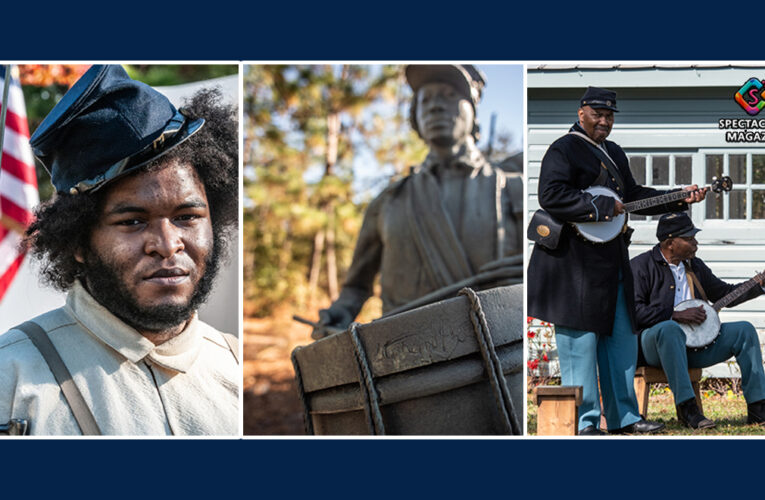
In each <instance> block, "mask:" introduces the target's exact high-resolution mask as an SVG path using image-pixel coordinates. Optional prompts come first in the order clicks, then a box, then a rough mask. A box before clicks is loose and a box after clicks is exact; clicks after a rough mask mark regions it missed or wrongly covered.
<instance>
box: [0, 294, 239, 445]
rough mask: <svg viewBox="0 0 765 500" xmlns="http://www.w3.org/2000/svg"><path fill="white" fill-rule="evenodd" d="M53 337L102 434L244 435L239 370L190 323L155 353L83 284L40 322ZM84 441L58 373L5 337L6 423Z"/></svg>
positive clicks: (202, 327)
mask: <svg viewBox="0 0 765 500" xmlns="http://www.w3.org/2000/svg"><path fill="white" fill-rule="evenodd" d="M34 321H35V322H36V323H38V324H39V325H40V326H41V327H42V328H43V329H45V331H46V332H48V336H49V337H50V339H51V341H52V342H53V345H54V346H55V347H56V350H57V351H58V352H59V354H60V355H61V358H62V359H63V361H64V363H65V364H66V366H67V368H68V369H69V371H70V373H71V374H72V378H73V380H74V382H75V384H76V385H77V387H78V389H79V390H80V392H82V395H83V397H84V399H85V401H86V403H87V404H88V407H89V408H90V409H91V411H92V412H93V416H94V417H95V419H96V422H97V423H98V426H99V428H100V429H101V432H102V433H103V434H105V435H118V436H162V435H215V436H231V435H238V434H239V420H240V419H239V384H240V383H241V380H242V377H241V369H240V367H239V364H238V363H237V362H236V359H235V358H234V355H233V354H232V352H231V350H230V349H229V347H228V345H227V343H226V341H225V338H224V337H223V334H222V333H220V332H218V331H217V330H215V329H214V328H212V327H210V326H209V325H207V324H205V323H203V322H201V321H199V320H198V319H197V318H196V315H195V316H194V318H193V319H192V320H191V321H190V322H189V324H188V325H187V327H186V329H185V330H184V331H183V332H182V333H181V334H180V335H178V336H176V337H174V338H172V339H170V340H168V341H167V342H165V343H163V344H160V345H159V346H155V345H154V344H153V343H152V342H151V341H149V340H147V339H146V338H145V337H143V336H142V335H141V334H139V333H138V332H137V331H136V330H134V329H133V328H131V327H129V326H128V325H126V324H125V323H123V322H122V321H121V320H119V319H118V318H117V317H115V316H114V315H113V314H111V313H110V312H109V311H108V310H107V309H105V308H104V307H103V306H101V305H100V304H99V303H98V302H96V301H95V299H93V297H91V296H90V294H88V292H87V291H86V290H85V289H84V288H83V287H82V286H81V285H80V284H79V283H75V285H74V287H73V288H72V290H71V291H70V292H69V294H68V296H67V300H66V305H65V306H64V307H62V308H60V309H56V310H53V311H50V312H48V313H46V314H43V315H41V316H38V317H37V318H35V319H34ZM12 418H19V419H26V420H28V421H29V423H30V433H31V434H37V435H59V436H60V435H79V434H81V433H80V430H79V427H78V426H77V423H76V421H75V420H74V416H73V415H72V412H71V410H70V409H69V406H68V404H67V403H66V401H65V400H64V398H63V395H62V394H61V390H60V389H59V386H58V384H57V383H56V381H55V379H54V378H53V374H52V373H51V372H50V370H49V369H48V366H47V364H46V363H45V361H44V360H43V358H42V356H41V355H40V353H39V352H38V351H37V349H36V348H35V347H34V345H33V344H32V342H31V341H30V340H29V339H28V338H27V336H26V335H25V334H24V333H23V332H21V331H19V330H13V329H12V330H10V331H8V332H6V333H5V334H3V335H0V423H6V422H8V421H9V420H10V419H12Z"/></svg>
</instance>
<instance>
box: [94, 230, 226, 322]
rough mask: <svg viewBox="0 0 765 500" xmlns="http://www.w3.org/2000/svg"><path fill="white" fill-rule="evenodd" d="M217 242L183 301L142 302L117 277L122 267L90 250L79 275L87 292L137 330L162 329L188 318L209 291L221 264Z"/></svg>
mask: <svg viewBox="0 0 765 500" xmlns="http://www.w3.org/2000/svg"><path fill="white" fill-rule="evenodd" d="M219 247H220V245H219V242H218V239H217V238H215V243H214V244H213V250H212V252H210V254H209V255H208V257H207V259H205V266H204V271H203V273H202V276H201V278H199V281H197V283H196V285H195V286H194V291H193V292H192V294H191V296H190V297H189V300H188V301H187V302H186V303H185V304H162V305H152V306H143V305H141V304H139V302H138V299H137V298H136V297H135V296H134V295H133V294H132V293H131V292H130V290H129V289H128V287H127V286H126V285H125V283H124V282H123V280H122V279H121V278H120V276H121V274H122V271H123V269H122V268H121V266H119V265H118V264H115V263H112V262H110V261H109V260H108V259H104V258H102V257H101V256H100V255H98V254H97V253H96V252H93V251H92V250H89V251H88V255H87V256H86V258H85V265H84V266H83V267H84V270H83V271H82V273H81V274H80V279H81V281H82V283H83V285H84V286H85V288H86V289H87V290H88V292H89V293H90V295H91V296H92V297H93V298H94V299H96V301H97V302H98V303H99V304H101V305H102V306H104V307H105V308H107V309H108V310H109V312H111V313H112V314H114V315H115V316H117V317H118V318H119V319H121V320H122V321H124V322H125V323H126V324H128V325H129V326H131V327H133V328H135V329H136V330H139V331H151V332H161V331H164V330H168V329H170V328H174V327H177V326H179V325H181V324H183V323H185V322H187V321H188V320H189V319H190V318H191V316H192V315H193V314H194V311H196V310H197V309H198V308H199V306H200V305H202V304H203V303H204V302H205V301H206V300H207V298H208V296H209V295H210V292H211V291H212V287H213V284H214V282H215V277H216V275H217V274H218V269H219V267H220V258H219V254H220V248H219Z"/></svg>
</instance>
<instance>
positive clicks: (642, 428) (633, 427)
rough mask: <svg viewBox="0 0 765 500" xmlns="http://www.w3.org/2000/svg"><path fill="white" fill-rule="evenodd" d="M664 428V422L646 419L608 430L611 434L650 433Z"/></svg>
mask: <svg viewBox="0 0 765 500" xmlns="http://www.w3.org/2000/svg"><path fill="white" fill-rule="evenodd" d="M663 428H664V424H662V423H660V422H649V421H648V420H642V419H641V420H638V421H637V422H635V423H634V424H630V425H627V426H624V427H620V428H619V429H614V430H612V431H608V432H610V433H611V434H652V433H654V432H658V431H660V430H662V429H663Z"/></svg>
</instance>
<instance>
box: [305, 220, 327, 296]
mask: <svg viewBox="0 0 765 500" xmlns="http://www.w3.org/2000/svg"><path fill="white" fill-rule="evenodd" d="M324 237H325V231H324V229H320V230H319V232H317V233H316V236H314V238H313V258H312V259H311V272H310V274H309V277H308V307H309V308H313V305H314V304H315V303H316V289H317V288H318V286H319V273H320V272H321V254H322V253H324Z"/></svg>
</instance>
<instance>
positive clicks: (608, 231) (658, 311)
mask: <svg viewBox="0 0 765 500" xmlns="http://www.w3.org/2000/svg"><path fill="white" fill-rule="evenodd" d="M764 79H765V67H758V66H754V65H751V66H748V65H721V64H700V65H699V64H693V65H691V64H666V65H649V64H645V65H641V64H628V65H623V64H618V65H617V64H612V65H609V64H603V63H599V64H591V65H589V64H568V65H547V64H543V65H527V125H528V126H527V149H526V153H527V156H526V157H527V171H526V174H527V179H528V186H527V193H528V196H527V202H528V203H527V210H528V213H527V219H528V221H529V224H528V227H527V237H528V254H527V256H528V261H527V275H526V287H527V313H528V314H527V332H526V333H527V334H526V337H527V338H526V340H527V344H526V346H527V380H528V386H527V387H528V391H529V392H528V399H527V432H528V434H529V435H538V436H544V435H554V436H564V435H571V436H574V435H578V436H584V437H588V436H589V437H597V436H609V435H611V436H613V435H616V436H626V435H642V436H645V435H665V436H666V435H670V436H709V435H722V436H731V435H761V434H765V429H763V426H762V424H763V423H765V373H764V372H763V358H762V346H761V345H762V339H763V331H764V329H765V299H763V297H762V295H763V278H764V276H765V275H764V274H763V267H764V266H763V255H765V237H763V234H765V232H763V229H765V149H763V147H762V143H763V141H765V113H763V114H762V115H760V111H761V110H762V109H763V108H764V107H765V92H764V91H763V89H764V88H765V80H764Z"/></svg>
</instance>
